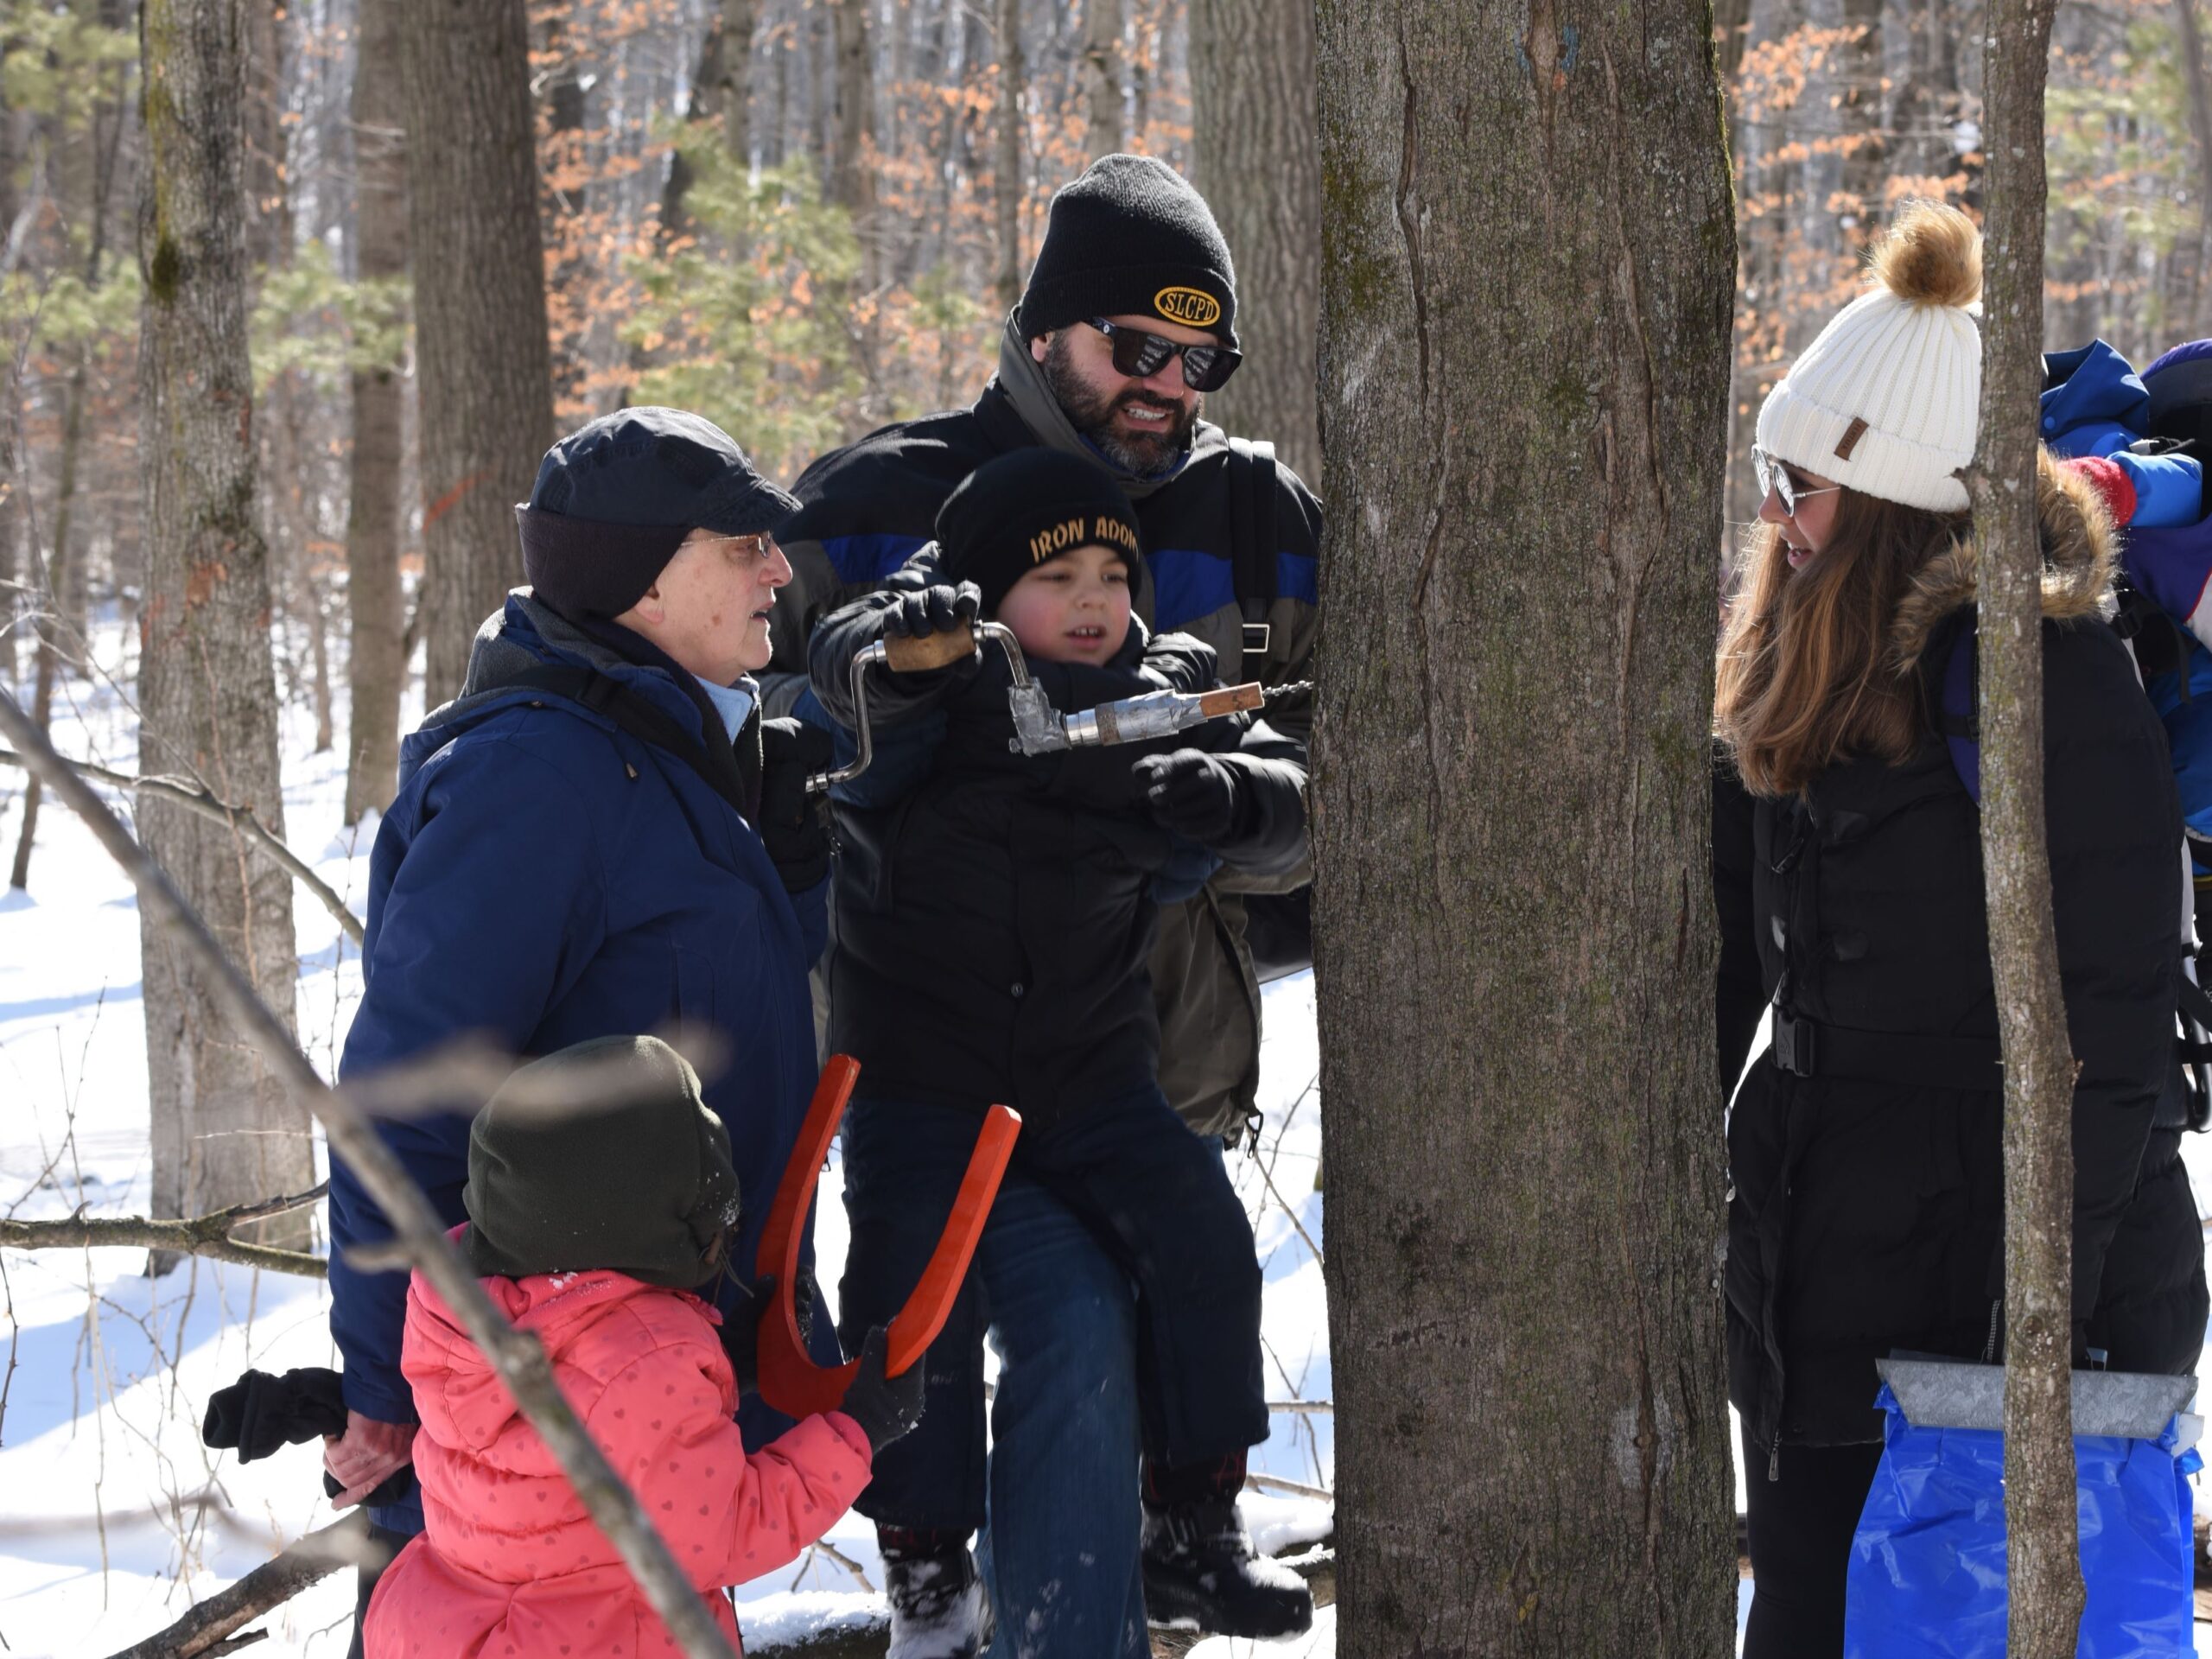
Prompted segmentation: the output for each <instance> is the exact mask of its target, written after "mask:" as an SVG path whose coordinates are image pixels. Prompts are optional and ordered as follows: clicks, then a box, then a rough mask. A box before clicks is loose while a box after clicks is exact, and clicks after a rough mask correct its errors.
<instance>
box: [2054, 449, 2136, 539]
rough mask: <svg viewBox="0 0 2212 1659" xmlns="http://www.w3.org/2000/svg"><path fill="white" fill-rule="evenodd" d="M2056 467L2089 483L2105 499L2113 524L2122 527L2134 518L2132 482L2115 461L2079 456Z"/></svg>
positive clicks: (2092, 456) (2133, 485)
mask: <svg viewBox="0 0 2212 1659" xmlns="http://www.w3.org/2000/svg"><path fill="white" fill-rule="evenodd" d="M2058 464H2059V465H2060V466H2062V467H2066V468H2068V469H2069V471H2072V472H2076V473H2079V474H2081V475H2082V477H2083V478H2085V479H2087V480H2088V481H2089V484H2090V486H2092V487H2093V488H2094V490H2095V491H2096V493H2098V494H2099V495H2100V496H2101V497H2103V498H2104V504H2105V511H2106V512H2109V513H2110V514H2112V521H2113V524H2120V525H2124V524H2126V523H2127V522H2128V521H2129V520H2130V519H2132V518H2134V517H2135V480H2133V479H2132V478H2130V477H2129V476H2128V475H2127V469H2126V467H2122V466H2121V465H2120V463H2119V462H2118V461H2113V460H2110V459H2109V458H2107V457H2106V456H2104V455H2080V456H2077V457H2075V459H2074V460H2072V461H2060V462H2059V463H2058Z"/></svg>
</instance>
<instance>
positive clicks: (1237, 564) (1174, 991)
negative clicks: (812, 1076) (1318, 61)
mask: <svg viewBox="0 0 2212 1659" xmlns="http://www.w3.org/2000/svg"><path fill="white" fill-rule="evenodd" d="M1236 319H1237V308H1236V268H1235V264H1234V262H1233V261H1232V259H1231V258H1230V250H1229V247H1228V245H1227V243H1226V242H1225V241H1224V238H1223V237H1222V234H1221V232H1220V229H1219V227H1218V226H1217V225H1216V223H1215V221H1214V217H1213V214H1212V212H1211V210H1210V209H1209V208H1208V207H1207V206H1206V204H1205V200H1204V199H1203V198H1201V197H1200V196H1199V194H1198V192H1197V191H1195V190H1193V189H1192V188H1191V186H1190V184H1189V183H1188V182H1187V181H1185V180H1184V179H1183V178H1182V177H1181V176H1180V175H1178V174H1177V173H1176V172H1175V171H1174V170H1173V168H1169V167H1167V166H1166V165H1165V164H1164V163H1162V162H1160V161H1158V160H1156V159H1154V158H1152V157H1150V156H1104V157H1102V158H1101V159H1099V160H1098V161H1096V162H1093V163H1092V164H1091V165H1090V168H1088V169H1086V170H1085V171H1084V174H1083V175H1082V176H1081V177H1079V178H1077V179H1076V180H1074V181H1071V182H1070V183H1069V184H1067V185H1066V186H1065V188H1062V189H1061V190H1060V191H1059V192H1058V194H1055V195H1054V196H1053V198H1052V207H1051V210H1050V213H1049V214H1048V217H1047V220H1046V231H1045V237H1044V241H1043V244H1042V245H1041V247H1040V248H1039V251H1038V255H1037V261H1036V264H1035V265H1034V267H1033V269H1032V270H1031V272H1030V275H1029V281H1028V284H1027V288H1026V289H1025V290H1024V292H1023V294H1022V296H1021V301H1020V304H1019V305H1018V306H1017V307H1016V308H1014V311H1013V312H1012V313H1011V314H1010V315H1008V316H1007V320H1006V325H1005V327H1004V330H1003V332H1002V334H1001V339H1000V342H999V357H998V370H997V373H996V374H995V376H994V377H993V378H991V380H990V381H989V383H988V385H985V386H984V387H983V389H982V395H981V396H980V397H978V398H977V399H976V402H975V404H973V405H972V406H971V407H969V408H968V409H964V410H953V411H950V412H948V413H944V414H940V415H932V416H925V417H924V418H922V419H919V420H914V421H906V422H901V423H898V424H895V425H893V426H887V427H885V428H883V429H880V430H879V431H876V432H874V433H872V434H870V435H868V436H867V437H865V438H862V439H861V440H860V441H859V442H857V443H855V444H853V445H851V446H849V447H848V448H843V449H840V450H837V451H835V452H833V453H832V454H828V455H825V456H823V458H822V459H820V460H819V461H816V462H815V463H814V464H813V465H812V466H810V467H808V468H807V469H806V471H805V472H804V474H801V476H800V478H799V480H798V484H797V485H796V486H794V493H796V494H797V495H798V499H799V502H800V507H799V511H798V513H797V515H796V516H795V517H794V518H792V519H791V521H790V522H789V523H788V524H785V527H784V531H783V532H782V535H783V540H784V543H785V547H786V549H787V550H789V552H790V555H791V567H792V572H793V575H792V580H791V584H790V585H789V586H788V587H786V588H784V589H783V590H782V591H781V592H780V593H779V594H778V596H777V601H776V618H777V624H776V643H775V656H774V659H773V661H772V663H771V664H770V669H769V672H768V673H767V674H766V675H764V676H763V677H762V685H763V693H764V695H765V696H766V698H767V699H768V702H769V704H770V707H771V708H772V709H775V710H778V711H781V710H782V709H792V708H796V709H798V710H799V712H801V713H803V714H807V715H810V717H811V716H812V715H814V714H815V712H816V711H817V708H818V705H817V704H816V703H815V702H814V701H813V698H812V696H811V694H810V693H809V692H807V691H806V689H805V671H806V665H807V655H806V645H807V640H808V639H809V637H810V635H811V633H812V632H813V630H814V628H815V626H816V624H817V623H818V622H819V621H820V620H822V619H823V618H824V617H826V616H827V615H828V614H829V613H830V612H832V611H834V610H836V608H838V607H840V606H842V605H844V604H846V603H848V602H849V601H852V600H854V599H856V598H858V597H860V596H861V595H862V594H867V593H868V592H870V591H872V590H873V589H874V588H879V587H882V586H886V585H889V586H893V587H898V588H925V587H927V586H929V585H930V584H931V581H932V580H933V578H932V577H931V575H929V574H928V573H927V572H925V571H922V570H918V569H913V568H910V567H909V563H908V562H909V561H910V560H911V559H912V557H913V556H914V555H915V554H916V553H917V552H918V551H919V550H921V549H922V548H923V547H924V546H925V544H927V543H929V542H930V541H931V537H932V534H933V531H934V527H935V524H936V519H937V514H938V509H939V508H940V507H941V506H942V505H944V502H945V500H946V498H947V497H948V496H949V495H950V493H952V490H953V488H954V486H956V485H957V484H958V483H959V482H960V481H961V480H963V478H965V477H967V476H968V475H969V474H971V473H973V472H975V471H976V469H977V468H978V467H982V465H983V464H984V463H985V462H987V461H990V460H991V459H992V458H993V457H994V456H996V455H1001V454H1006V453H1007V452H1009V451H1012V450H1017V449H1022V448H1032V447H1037V446H1043V447H1046V448H1052V449H1057V450H1061V451H1065V452H1066V453H1068V454H1075V455H1081V456H1084V457H1085V458H1087V459H1089V460H1090V461H1094V462H1096V463H1099V464H1102V465H1103V466H1104V467H1105V468H1106V469H1107V471H1108V472H1109V474H1111V475H1112V477H1113V479H1114V481H1115V483H1116V485H1118V486H1119V487H1120V489H1121V491H1122V493H1123V494H1124V495H1125V496H1126V497H1127V498H1128V500H1129V502H1130V504H1131V505H1132V506H1133V507H1134V509H1135V513H1136V517H1137V521H1138V525H1139V529H1140V531H1141V538H1142V542H1143V558H1142V560H1141V563H1140V565H1139V567H1138V569H1137V571H1136V573H1135V583H1134V588H1135V591H1134V594H1133V599H1134V601H1135V610H1136V613H1137V615H1138V617H1139V618H1140V619H1141V620H1142V621H1143V622H1144V623H1145V624H1146V625H1147V626H1150V627H1152V628H1154V630H1156V631H1162V632H1165V631H1168V630H1173V631H1176V632H1184V633H1189V634H1192V635H1194V636H1196V637H1197V638H1198V639H1201V640H1203V641H1204V642H1205V644H1207V645H1211V647H1212V648H1213V650H1214V652H1215V654H1216V657H1217V661H1218V663H1219V665H1220V672H1221V675H1222V677H1223V678H1224V679H1226V680H1230V681H1240V680H1260V681H1262V682H1264V683H1268V684H1270V685H1273V684H1281V683H1289V682H1294V681H1299V680H1303V679H1306V678H1308V677H1310V671H1311V657H1312V652H1313V640H1314V636H1315V633H1316V632H1317V628H1318V625H1319V615H1318V613H1317V610H1316V604H1315V601H1316V598H1317V584H1316V580H1315V571H1316V563H1315V558H1316V554H1317V551H1318V549H1319V537H1320V506H1319V502H1317V501H1316V500H1315V499H1314V497H1313V493H1312V492H1311V491H1309V490H1308V489H1307V488H1306V485H1305V484H1304V483H1303V482H1302V481H1300V480H1299V478H1298V477H1297V475H1296V474H1294V473H1293V472H1291V471H1290V469H1289V468H1287V467H1283V466H1281V465H1280V464H1278V463H1277V462H1276V461H1275V460H1274V453H1273V450H1272V448H1270V447H1269V446H1268V445H1266V444H1263V443H1262V444H1252V443H1248V442H1244V441H1243V440H1241V439H1232V438H1230V436H1229V435H1226V434H1225V433H1224V432H1223V431H1222V430H1221V429H1220V428H1219V427H1217V426H1215V425H1213V424H1211V423H1209V422H1207V421H1205V419H1204V418H1203V415H1204V410H1205V392H1206V391H1211V390H1214V389H1216V388H1217V387H1219V386H1220V385H1223V384H1224V382H1225V381H1226V380H1227V379H1228V378H1230V375H1231V374H1232V373H1233V372H1235V370H1236V365H1237V361H1238V355H1237V354H1238V351H1239V348H1240V340H1239V338H1238V335H1237V333H1236ZM1269 719H1270V722H1271V723H1273V724H1275V725H1277V726H1278V727H1280V728H1281V729H1282V730H1283V731H1284V732H1285V733H1286V734H1287V735H1289V736H1291V737H1294V738H1296V739H1300V740H1301V741H1302V739H1303V738H1304V736H1305V732H1306V719H1305V714H1304V711H1303V710H1302V709H1285V708H1282V707H1281V706H1278V708H1277V709H1273V710H1271V711H1270V715H1269ZM1308 874H1309V871H1308V869H1307V868H1306V866H1304V865H1303V864H1302V863H1301V865H1300V867H1298V868H1294V869H1293V870H1292V871H1290V872H1289V873H1287V874H1284V875H1282V876H1280V877H1270V878H1257V877H1254V876H1251V875H1250V874H1247V873H1243V872H1235V871H1227V870H1224V872H1222V873H1221V874H1219V875H1217V877H1216V878H1215V879H1214V880H1212V881H1211V882H1209V883H1208V884H1207V885H1206V886H1205V887H1204V888H1203V889H1202V890H1200V891H1199V892H1198V893H1197V894H1196V895H1195V896H1193V897H1192V898H1191V899H1187V900H1185V901H1184V902H1183V903H1180V904H1177V905H1173V906H1166V907H1164V908H1163V909H1162V912H1161V913H1160V933H1159V940H1158V944H1156V946H1155V947H1154V952H1153V956H1152V959H1151V975H1152V983H1153V994H1154V1007H1155V1011H1156V1013H1157V1015H1158V1018H1159V1020H1160V1086H1161V1088H1162V1089H1163V1090H1165V1091H1166V1095H1167V1097H1168V1099H1169V1101H1170V1102H1171V1103H1173V1105H1174V1106H1175V1108H1176V1109H1177V1110H1178V1111H1179V1112H1180V1113H1181V1114H1182V1115H1183V1116H1184V1119H1185V1122H1188V1123H1189V1124H1190V1125H1191V1126H1192V1128H1193V1129H1194V1130H1195V1131H1196V1132H1197V1133H1198V1134H1200V1135H1209V1136H1221V1137H1224V1139H1225V1140H1226V1141H1230V1142H1232V1143H1233V1142H1234V1141H1236V1140H1237V1139H1238V1138H1240V1137H1241V1136H1242V1135H1244V1134H1246V1133H1247V1132H1248V1126H1249V1122H1250V1119H1251V1117H1252V1116H1253V1114H1254V1111H1255V1101H1256V1097H1257V1094H1258V1088H1259V1053H1260V966H1255V951H1254V949H1253V944H1254V942H1255V939H1256V938H1262V936H1263V935H1264V943H1265V944H1267V945H1268V950H1266V951H1265V952H1264V960H1263V963H1262V964H1261V965H1263V966H1267V967H1271V968H1273V969H1278V970H1281V969H1287V968H1288V967H1291V966H1296V965H1302V958H1303V954H1304V938H1303V929H1302V925H1300V922H1299V921H1298V919H1297V918H1298V917H1299V914H1300V912H1299V911H1298V909H1297V905H1298V899H1291V898H1287V897H1286V896H1285V895H1289V894H1292V893H1296V892H1297V890H1299V889H1300V888H1302V887H1304V885H1305V883H1306V879H1307V876H1308ZM1300 897H1301V898H1302V894H1301V895H1300ZM1286 920H1287V923H1288V925H1287V926H1285V925H1281V924H1283V923H1284V922H1285V921H1286ZM1263 924H1266V925H1264V926H1263ZM831 949H832V950H833V951H834V950H835V949H836V945H835V944H834V943H833V944H832V947H831ZM1071 1224H1072V1222H1071ZM1083 1381H1084V1382H1085V1383H1096V1378H1095V1377H1091V1378H1084V1379H1083ZM1077 1392H1078V1391H1077V1390H1076V1388H1075V1382H1074V1380H1072V1379H1071V1405H1070V1408H1071V1409H1080V1408H1081V1407H1080V1406H1079V1405H1078V1404H1077V1403H1076V1399H1077ZM1130 1510H1132V1512H1134V1510H1135V1504H1134V1503H1131V1504H1130ZM1159 1518H1160V1510H1159V1509H1158V1507H1157V1506H1154V1520H1155V1522H1157V1520H1158V1519H1159ZM1084 1521H1085V1524H1086V1525H1091V1524H1096V1525H1101V1526H1103V1525H1104V1524H1106V1522H1104V1520H1103V1517H1102V1516H1100V1515H1099V1514H1098V1513H1097V1512H1096V1511H1095V1510H1094V1511H1093V1512H1091V1513H1090V1515H1088V1516H1085V1517H1084ZM1154 1531H1155V1534H1156V1533H1157V1532H1158V1528H1157V1526H1155V1529H1154ZM993 1548H994V1549H995V1551H996V1552H997V1553H998V1554H999V1557H1000V1560H999V1569H1000V1570H999V1573H998V1580H999V1592H1000V1594H1001V1600H1003V1599H1005V1597H1006V1595H1007V1585H1008V1583H1009V1582H1010V1581H1014V1580H1020V1579H1022V1578H1023V1577H1024V1573H1022V1571H1020V1569H1017V1570H1015V1571H1014V1572H1009V1571H1007V1567H1008V1565H1009V1563H1008V1561H1007V1552H1008V1550H1009V1549H1027V1550H1030V1551H1032V1552H1033V1554H1035V1556H1036V1558H1037V1559H1038V1560H1039V1567H1038V1569H1037V1572H1038V1575H1039V1576H1038V1578H1037V1582H1038V1583H1039V1584H1048V1583H1051V1582H1052V1581H1053V1580H1055V1579H1058V1578H1059V1577H1062V1576H1063V1575H1064V1573H1065V1572H1066V1571H1067V1570H1070V1569H1068V1568H1067V1567H1066V1563H1065V1561H1064V1560H1061V1559H1059V1554H1058V1552H1059V1550H1060V1547H1059V1546H1058V1545H1057V1544H1055V1543H1054V1542H1053V1541H1050V1540H1045V1539H1035V1538H1032V1539H1026V1540H1022V1541H1013V1540H1009V1539H1007V1538H1006V1537H1003V1536H999V1537H996V1538H995V1541H994V1545H993ZM1148 1565H1150V1566H1152V1567H1155V1568H1156V1567H1157V1566H1158V1563H1157V1562H1156V1561H1155V1562H1153V1563H1149V1564H1148ZM1155 1599H1159V1598H1157V1597H1156V1598H1155ZM1000 1611H1001V1614H1004V1613H1006V1612H1007V1609H1006V1608H1005V1607H1001V1610H1000ZM1015 1616H1016V1617H1017V1618H1019V1617H1020V1610H1016V1611H1015ZM1235 1624H1236V1621H1235V1620H1234V1619H1233V1618H1227V1617H1217V1618H1216V1619H1215V1620H1214V1622H1212V1623H1211V1624H1209V1628H1211V1629H1215V1630H1224V1631H1229V1630H1233V1629H1234V1627H1235Z"/></svg>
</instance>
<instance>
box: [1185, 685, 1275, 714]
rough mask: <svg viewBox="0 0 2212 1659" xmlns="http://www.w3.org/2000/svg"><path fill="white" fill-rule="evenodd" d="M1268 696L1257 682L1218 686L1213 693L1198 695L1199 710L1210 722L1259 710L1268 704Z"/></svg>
mask: <svg viewBox="0 0 2212 1659" xmlns="http://www.w3.org/2000/svg"><path fill="white" fill-rule="evenodd" d="M1267 700H1268V699H1267V694H1266V693H1265V692H1263V691H1262V690H1261V689H1260V683H1259V682H1258V681H1257V680H1250V681H1247V682H1246V683H1244V684H1243V685H1221V686H1216V687H1215V688H1214V689H1213V690H1211V691H1201V692H1199V693H1198V709H1199V711H1200V712H1201V713H1202V714H1204V715H1205V717H1206V718H1207V719H1208V720H1213V719H1215V718H1217V717H1218V716H1220V715H1236V714H1242V713H1243V711H1244V710H1246V709H1258V708H1261V707H1262V706H1263V705H1264V704H1265V703H1266V702H1267Z"/></svg>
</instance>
